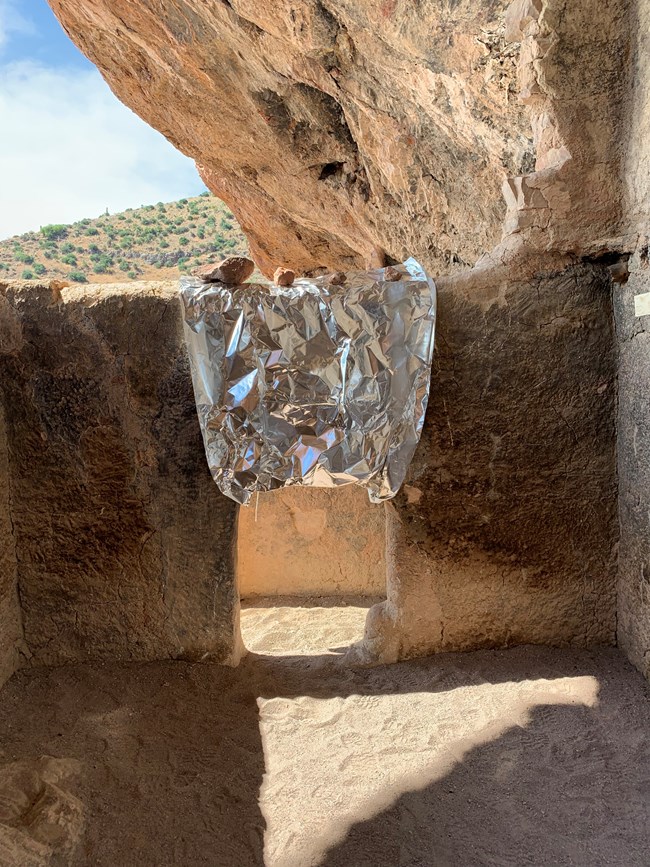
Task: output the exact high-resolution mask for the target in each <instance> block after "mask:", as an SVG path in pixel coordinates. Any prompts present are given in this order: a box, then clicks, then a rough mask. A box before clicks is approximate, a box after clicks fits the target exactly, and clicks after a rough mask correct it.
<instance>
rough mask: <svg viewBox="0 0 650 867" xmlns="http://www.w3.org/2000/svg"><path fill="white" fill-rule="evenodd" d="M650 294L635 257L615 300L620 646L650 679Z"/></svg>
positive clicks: (641, 258) (643, 265)
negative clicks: (648, 300) (637, 301)
mask: <svg viewBox="0 0 650 867" xmlns="http://www.w3.org/2000/svg"><path fill="white" fill-rule="evenodd" d="M643 292H650V266H649V263H648V258H647V255H641V254H640V255H638V256H635V257H634V260H633V263H632V269H631V278H630V281H629V282H628V283H627V285H625V286H621V287H619V288H618V291H617V292H616V295H615V299H616V303H615V309H616V330H617V336H618V346H619V372H618V389H619V404H618V472H619V516H620V534H621V538H620V550H619V558H618V641H619V644H620V645H621V647H622V648H623V649H624V650H625V652H626V653H627V655H628V656H629V658H630V659H631V661H632V662H633V663H634V665H636V666H637V668H639V669H640V670H641V671H642V672H643V673H644V674H645V676H646V677H648V678H650V398H649V394H650V316H642V317H639V318H637V317H635V315H634V295H635V294H640V293H643Z"/></svg>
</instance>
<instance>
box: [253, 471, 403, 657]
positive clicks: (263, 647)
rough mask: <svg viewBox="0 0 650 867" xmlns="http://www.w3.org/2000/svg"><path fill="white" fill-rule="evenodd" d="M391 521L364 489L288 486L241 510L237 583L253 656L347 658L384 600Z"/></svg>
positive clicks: (261, 495) (352, 486) (260, 496)
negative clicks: (369, 615)
mask: <svg viewBox="0 0 650 867" xmlns="http://www.w3.org/2000/svg"><path fill="white" fill-rule="evenodd" d="M385 549H386V518H385V510H384V507H383V505H381V504H380V505H376V504H372V503H370V502H369V501H368V496H367V493H366V491H365V490H364V489H362V488H360V487H357V486H354V485H347V486H343V487H340V488H334V489H328V488H310V487H299V486H294V487H289V488H283V489H280V490H277V491H272V492H267V493H262V494H259V495H255V496H254V497H253V499H252V502H251V505H250V506H248V507H242V508H240V510H239V519H238V531H237V556H236V564H237V565H236V578H237V585H238V589H239V596H240V599H241V630H242V637H243V640H244V644H245V646H246V647H247V648H248V650H250V651H252V652H263V653H273V654H284V653H296V654H299V655H302V654H306V653H309V654H311V653H327V652H331V651H332V650H336V651H337V652H342V651H343V650H345V649H346V647H348V646H350V645H351V644H353V643H355V642H357V641H360V640H361V639H362V638H363V631H364V625H365V620H366V615H367V612H368V609H369V608H370V606H371V605H373V604H375V603H377V602H379V601H381V600H382V599H383V598H385V596H386V556H385Z"/></svg>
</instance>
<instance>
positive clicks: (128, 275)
mask: <svg viewBox="0 0 650 867" xmlns="http://www.w3.org/2000/svg"><path fill="white" fill-rule="evenodd" d="M126 276H127V277H130V278H131V280H135V278H136V277H137V276H138V275H137V274H136V273H135V271H129V272H128V273H127V275H126Z"/></svg>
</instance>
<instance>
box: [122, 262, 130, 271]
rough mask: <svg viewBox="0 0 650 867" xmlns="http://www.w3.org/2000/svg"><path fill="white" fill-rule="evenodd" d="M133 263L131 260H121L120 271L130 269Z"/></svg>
mask: <svg viewBox="0 0 650 867" xmlns="http://www.w3.org/2000/svg"><path fill="white" fill-rule="evenodd" d="M130 270H131V265H130V264H129V262H120V271H130Z"/></svg>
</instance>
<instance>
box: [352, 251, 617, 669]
mask: <svg viewBox="0 0 650 867" xmlns="http://www.w3.org/2000/svg"><path fill="white" fill-rule="evenodd" d="M484 277H485V275H484ZM615 389H616V360H615V353H614V346H613V336H612V319H611V304H610V281H609V275H608V273H607V269H604V268H601V267H591V266H579V267H573V268H568V269H566V270H564V271H562V272H560V273H555V274H543V275H540V276H539V277H537V278H535V279H533V280H528V281H524V280H521V279H520V280H516V279H512V278H507V277H504V276H501V277H500V278H499V276H498V275H496V274H494V275H492V280H491V281H488V282H483V283H481V282H480V280H477V278H476V276H473V277H467V278H458V279H457V280H455V281H452V283H451V284H450V283H449V282H447V283H446V284H445V283H443V285H442V287H441V291H440V296H439V325H438V335H437V344H436V352H435V355H434V372H433V377H432V383H431V398H430V404H429V410H428V413H427V420H426V423H425V429H424V432H423V437H422V440H421V443H420V445H419V447H418V450H417V452H416V456H415V459H414V461H413V464H412V466H411V468H410V471H409V477H408V478H407V482H406V484H405V486H404V488H403V489H402V491H400V493H399V494H398V496H397V498H396V500H395V501H394V505H391V506H389V507H388V510H389V512H388V514H389V521H388V550H387V557H388V601H387V602H386V603H383V604H382V605H380V606H378V607H376V608H375V609H374V610H373V611H372V612H371V615H370V618H369V623H368V629H367V642H366V643H367V646H368V647H367V649H369V650H370V653H371V655H378V656H379V657H380V658H382V659H385V660H392V659H395V658H400V657H404V656H410V655H418V654H422V653H427V652H432V651H438V650H451V649H454V650H456V649H469V648H474V647H480V646H491V647H492V646H506V645H509V644H518V643H545V644H571V645H583V646H585V645H587V646H588V645H591V644H600V643H604V644H608V643H613V642H614V639H615V622H616V620H615V580H616V543H617V538H618V527H617V516H616V465H615V421H614V418H615Z"/></svg>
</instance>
